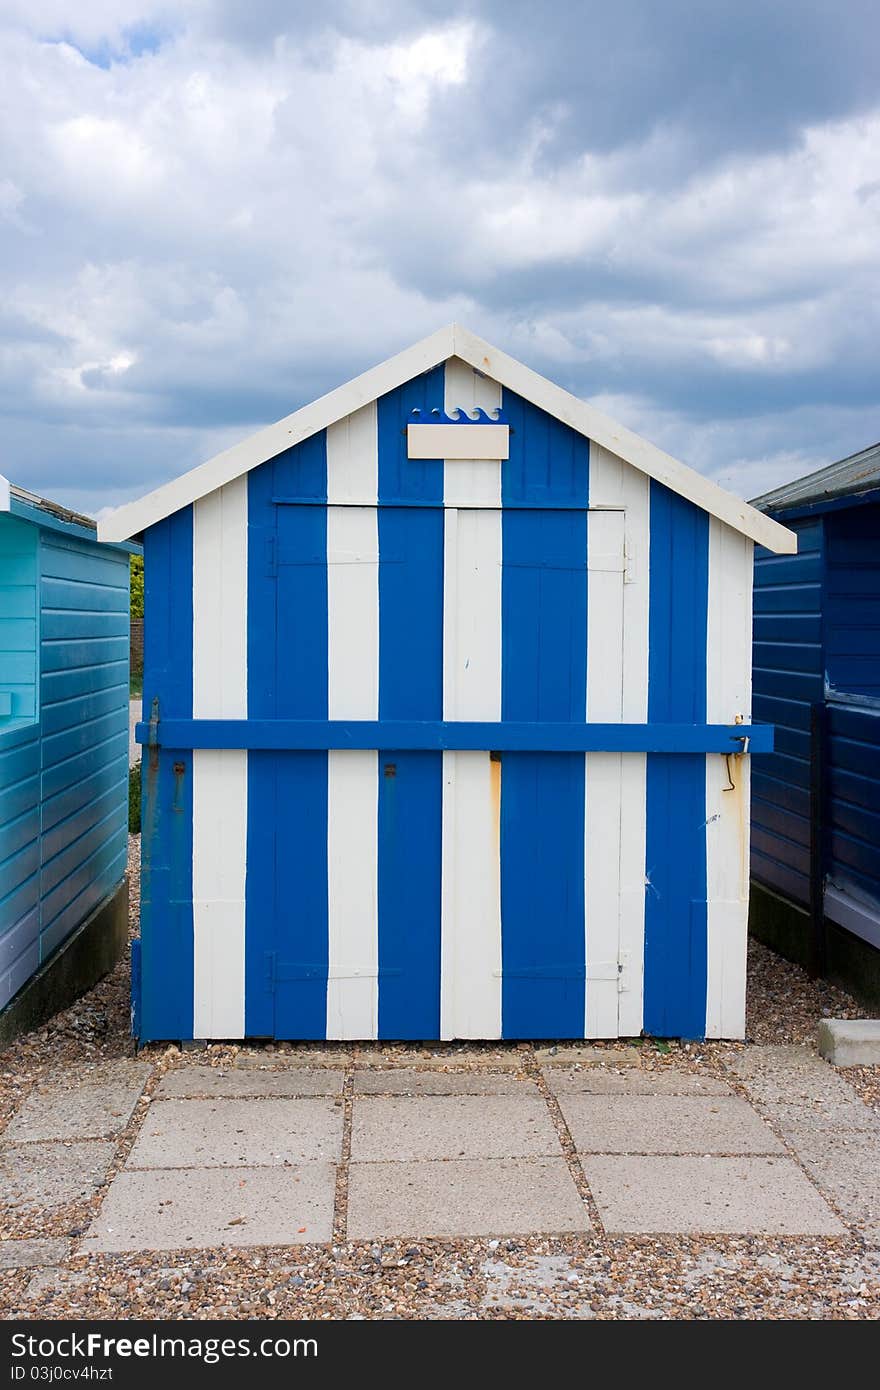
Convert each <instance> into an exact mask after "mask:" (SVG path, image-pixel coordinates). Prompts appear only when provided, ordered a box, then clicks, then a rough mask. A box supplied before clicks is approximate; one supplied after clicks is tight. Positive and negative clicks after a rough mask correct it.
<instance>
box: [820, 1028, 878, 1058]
mask: <svg viewBox="0 0 880 1390" xmlns="http://www.w3.org/2000/svg"><path fill="white" fill-rule="evenodd" d="M819 1051H820V1053H821V1054H822V1056H823V1057H824V1058H825V1060H826V1061H828V1062H831V1064H832V1065H833V1066H835V1067H877V1066H880V1018H825V1019H823V1020H822V1022H821V1023H820V1024H819Z"/></svg>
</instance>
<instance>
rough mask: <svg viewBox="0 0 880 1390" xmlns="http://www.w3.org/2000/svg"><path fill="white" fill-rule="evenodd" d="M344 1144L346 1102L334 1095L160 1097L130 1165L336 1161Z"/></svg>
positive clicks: (235, 1165) (233, 1165)
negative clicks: (337, 1100)
mask: <svg viewBox="0 0 880 1390" xmlns="http://www.w3.org/2000/svg"><path fill="white" fill-rule="evenodd" d="M341 1148H342V1106H341V1105H339V1106H337V1105H334V1103H333V1101H332V1100H318V1099H315V1100H286V1099H285V1100H281V1099H279V1100H157V1101H154V1102H153V1104H152V1105H151V1106H150V1113H149V1114H148V1116H147V1118H146V1120H145V1121H144V1124H143V1128H142V1129H141V1132H140V1134H139V1135H138V1138H137V1140H136V1141H135V1144H134V1147H133V1148H132V1151H131V1153H130V1155H129V1158H128V1167H130V1168H238V1167H245V1166H248V1167H253V1168H258V1167H273V1166H275V1165H282V1164H289V1163H317V1162H322V1161H327V1162H335V1161H337V1160H338V1159H339V1157H340V1152H341Z"/></svg>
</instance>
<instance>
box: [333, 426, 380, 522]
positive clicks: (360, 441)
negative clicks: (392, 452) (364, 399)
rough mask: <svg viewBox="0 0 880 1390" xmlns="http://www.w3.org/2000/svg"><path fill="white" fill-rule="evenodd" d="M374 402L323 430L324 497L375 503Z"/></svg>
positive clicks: (337, 500)
mask: <svg viewBox="0 0 880 1390" xmlns="http://www.w3.org/2000/svg"><path fill="white" fill-rule="evenodd" d="M376 421H377V416H376V402H375V401H370V403H369V405H365V406H364V407H363V409H362V410H356V411H355V412H354V414H352V415H346V416H345V418H344V419H342V420H338V421H337V422H336V424H335V425H330V427H329V428H328V430H327V501H328V503H330V505H331V506H332V505H334V504H336V505H337V506H339V505H344V504H345V503H347V502H356V503H357V502H360V503H363V504H368V503H373V504H374V505H375V502H376V498H377V496H378V471H379V449H378V442H377V423H376Z"/></svg>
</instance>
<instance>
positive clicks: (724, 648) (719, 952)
mask: <svg viewBox="0 0 880 1390" xmlns="http://www.w3.org/2000/svg"><path fill="white" fill-rule="evenodd" d="M753 549H754V547H753V542H752V541H750V540H749V539H748V538H747V537H746V536H742V535H740V534H739V532H737V531H734V530H732V528H731V527H729V526H726V525H725V524H724V522H722V521H719V520H718V519H717V518H716V517H712V518H711V519H710V523H709V607H708V631H707V652H706V718H707V720H708V722H709V723H718V724H732V723H733V722H734V721H735V719H736V718H737V716H739V715H741V716H742V717H743V719H744V720H745V721H746V722H748V720H749V719H750V717H751V660H752V633H751V613H752V571H753ZM750 763H751V759H750V758H748V757H739V758H731V760H730V772H731V778H728V768H727V760H726V759H725V758H723V757H721V756H719V755H712V754H710V755H708V756H707V758H706V897H707V900H708V905H707V932H708V941H707V951H708V955H707V979H706V1035H707V1037H710V1038H742V1037H744V1036H745V998H746V949H747V942H748V915H749V911H748V883H749V879H748V866H749V780H750ZM731 780H732V781H733V783H734V787H733V789H732V790H730V789H729V788H730V781H731Z"/></svg>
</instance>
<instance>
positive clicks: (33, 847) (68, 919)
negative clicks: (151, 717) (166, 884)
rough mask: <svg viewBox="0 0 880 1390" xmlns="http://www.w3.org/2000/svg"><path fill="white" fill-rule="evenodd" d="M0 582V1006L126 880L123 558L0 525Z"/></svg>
mask: <svg viewBox="0 0 880 1390" xmlns="http://www.w3.org/2000/svg"><path fill="white" fill-rule="evenodd" d="M7 528H14V530H15V538H14V540H11V539H10V531H9V529H7ZM0 583H3V584H4V586H5V587H4V593H3V607H4V612H5V613H11V612H14V613H15V614H16V615H17V616H16V617H15V619H14V621H15V624H16V631H17V638H16V641H17V644H18V652H17V653H16V658H17V660H18V668H17V669H18V673H19V674H20V676H21V677H22V679H21V680H19V681H18V682H16V681H14V680H13V681H12V682H11V683H12V686H13V690H14V692H15V698H16V701H17V703H16V705H15V707H14V710H13V713H14V715H16V716H17V721H16V722H15V723H13V724H12V726H11V727H10V726H7V728H6V729H5V730H4V729H3V725H2V722H0V788H2V790H0V1007H2V1005H3V1004H5V1003H7V1002H8V1000H9V999H10V998H11V997H12V996H13V995H14V994H15V993H16V992H17V991H18V990H19V989H20V988H21V986H22V985H23V984H25V982H26V981H27V979H28V978H29V977H30V975H31V974H32V973H33V971H34V970H35V969H36V968H37V967H38V966H39V965H40V964H41V963H42V962H44V961H45V960H47V959H48V958H49V957H50V956H51V955H52V953H53V952H54V951H55V950H56V949H57V947H58V946H59V945H60V944H61V943H62V942H63V941H64V940H65V938H66V937H67V936H68V935H69V934H70V933H71V932H72V931H73V930H74V929H75V928H76V927H77V926H78V925H79V924H80V922H82V921H83V920H84V919H85V918H86V917H87V916H88V915H89V914H90V913H91V912H92V911H93V909H94V908H95V907H97V906H98V904H99V903H100V902H101V901H102V900H103V899H104V898H105V897H106V896H107V895H108V894H110V893H111V892H112V891H113V889H114V888H115V887H116V885H117V884H118V883H119V882H120V881H121V879H122V877H123V875H124V873H125V864H126V854H127V845H128V834H127V814H128V795H127V782H128V612H129V591H128V556H127V555H126V554H120V553H118V552H115V551H98V549H97V547H96V546H94V545H89V544H88V543H86V542H82V541H79V540H77V539H75V538H72V537H67V536H65V535H63V534H61V533H60V532H59V531H56V530H45V531H43V530H41V529H40V528H39V527H38V526H36V525H32V524H29V523H27V522H24V521H19V520H18V519H16V518H8V517H4V518H0ZM25 610H27V614H25ZM31 615H32V616H31ZM25 629H26V631H25ZM8 636H9V634H8V633H7V637H8ZM25 639H26V640H25ZM3 674H4V677H7V676H9V675H10V670H9V668H8V666H5V665H4V668H3ZM3 685H4V688H8V685H7V680H6V679H4V680H3ZM24 692H26V693H24ZM31 692H33V693H31ZM26 718H29V719H30V721H31V722H28V723H25V722H23V721H24V720H25V719H26ZM18 721H22V722H18Z"/></svg>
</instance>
